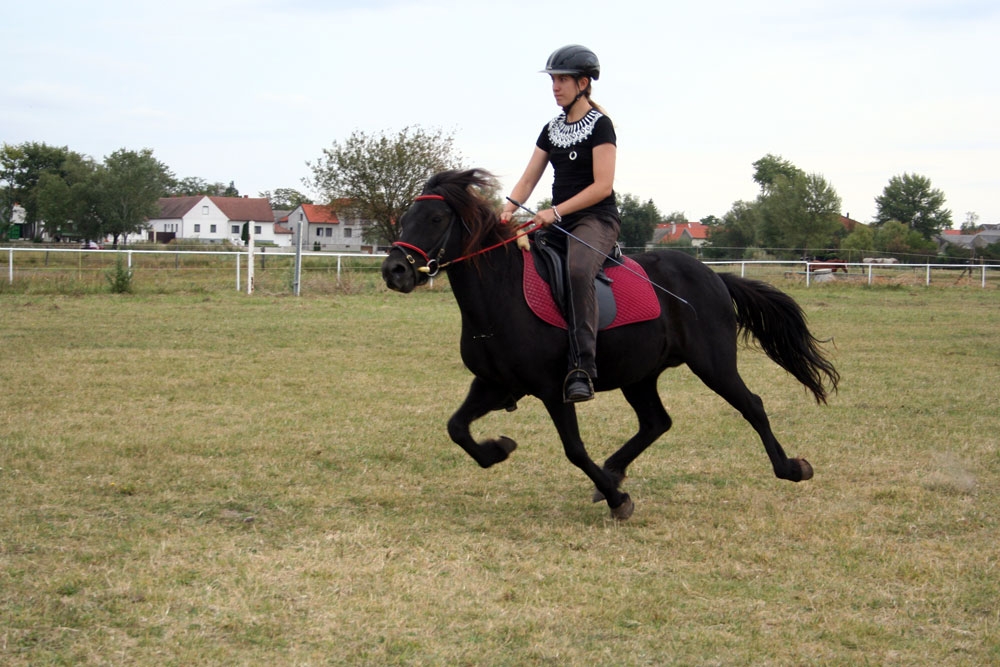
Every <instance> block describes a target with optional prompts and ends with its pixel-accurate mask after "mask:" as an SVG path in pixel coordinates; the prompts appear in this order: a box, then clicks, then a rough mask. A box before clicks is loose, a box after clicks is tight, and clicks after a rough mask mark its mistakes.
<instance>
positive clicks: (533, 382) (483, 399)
mask: <svg viewBox="0 0 1000 667" xmlns="http://www.w3.org/2000/svg"><path fill="white" fill-rule="evenodd" d="M493 184H494V180H493V178H492V176H491V175H490V174H489V173H488V172H485V171H482V170H478V169H472V170H466V171H446V172H442V173H440V174H437V175H435V176H433V177H432V178H431V179H430V180H428V181H427V183H426V185H425V186H424V191H423V192H424V194H423V195H421V196H420V197H418V198H417V200H416V201H415V202H414V203H413V205H412V206H411V207H410V208H409V210H408V211H407V212H406V213H405V214H404V215H403V216H402V218H401V219H400V225H401V228H400V240H399V241H398V242H397V243H396V244H394V246H393V248H392V250H391V251H390V252H389V255H388V257H387V258H386V260H385V261H384V262H383V263H382V277H383V279H384V280H385V283H386V285H388V286H389V287H390V288H391V289H394V290H397V291H399V292H404V293H409V292H411V291H413V290H414V289H415V288H416V287H418V286H420V285H423V284H425V283H426V282H427V281H428V278H429V277H430V276H433V275H435V274H436V273H437V272H438V271H439V270H441V269H445V270H446V271H447V274H448V279H449V282H450V284H451V289H452V291H453V292H454V294H455V298H456V300H457V301H458V306H459V309H460V310H461V313H462V336H461V354H462V360H463V361H464V362H465V365H466V366H467V367H468V368H469V370H471V371H472V373H473V375H474V376H475V377H474V379H473V380H472V386H471V387H470V388H469V393H468V395H467V396H466V398H465V401H464V402H463V403H462V405H461V406H460V407H459V408H458V410H457V411H456V412H455V414H454V415H452V417H451V419H450V420H449V421H448V434H449V435H450V436H451V439H452V440H454V441H455V442H456V443H458V444H459V445H460V446H461V447H462V449H464V450H465V451H466V452H467V453H468V454H469V455H470V456H471V457H472V458H473V459H475V461H476V463H478V464H479V465H480V466H482V467H483V468H488V467H490V466H492V465H493V464H495V463H499V462H501V461H503V460H505V459H506V458H507V457H508V456H509V455H510V454H511V452H513V451H514V449H515V448H516V447H517V444H516V443H515V442H514V441H513V440H511V439H509V438H506V437H503V436H501V437H499V438H497V439H492V440H487V441H485V442H477V441H476V440H475V439H474V438H473V437H472V435H471V433H470V431H469V427H470V425H471V423H472V422H473V421H475V420H476V419H479V418H480V417H482V416H483V415H485V414H487V413H489V412H491V411H493V410H500V409H507V410H513V409H514V408H515V407H516V402H517V400H518V399H520V398H522V397H524V396H526V395H532V396H536V397H537V398H539V399H540V400H541V401H542V403H544V405H545V407H546V409H547V410H548V412H549V415H550V416H551V417H552V421H553V422H554V423H555V427H556V429H557V430H558V432H559V437H560V438H561V440H562V443H563V448H564V449H565V452H566V456H567V457H568V458H569V460H570V461H571V462H572V463H573V464H574V465H576V466H578V467H579V468H581V469H582V470H583V471H584V472H585V473H586V474H587V476H588V477H589V478H590V479H591V480H592V481H593V483H594V486H595V487H596V491H595V493H594V501H595V502H598V501H600V500H602V499H606V500H607V503H608V506H609V507H610V508H611V514H612V516H613V517H614V518H616V519H621V520H624V519H627V518H628V517H629V516H631V514H632V511H633V507H634V506H633V503H632V500H631V499H630V498H629V496H628V494H627V493H624V492H622V491H620V490H619V486H620V484H621V483H622V481H623V480H624V479H625V474H626V471H627V469H628V466H629V464H631V463H632V461H634V460H635V459H636V457H638V456H639V454H641V453H642V452H643V450H645V449H646V448H647V447H648V446H649V445H650V444H652V443H653V442H654V441H655V440H656V439H657V438H659V437H660V436H661V435H663V434H664V433H665V432H666V431H667V430H668V429H669V428H670V425H671V420H670V417H669V416H668V415H667V412H666V410H665V409H664V407H663V403H662V401H661V400H660V397H659V394H658V393H657V387H656V385H657V378H658V377H659V375H660V374H661V373H662V372H663V371H664V370H665V369H667V368H672V367H674V366H679V365H681V364H687V365H688V367H689V368H690V369H691V370H692V371H693V372H694V373H695V374H696V375H697V376H698V377H699V378H701V380H702V381H703V382H704V383H705V384H706V385H707V386H708V387H709V388H711V389H712V390H713V391H715V392H716V393H717V394H719V395H720V396H722V397H723V398H724V399H726V401H728V402H729V403H730V404H731V405H732V406H733V407H735V408H736V409H737V410H739V412H740V414H742V415H743V417H744V418H745V419H746V420H747V421H748V422H750V424H751V426H753V428H754V429H755V430H756V431H757V433H758V434H759V435H760V438H761V440H762V441H763V443H764V448H765V449H766V450H767V455H768V456H769V457H770V459H771V465H772V466H773V467H774V474H775V475H776V476H777V477H779V478H780V479H787V480H791V481H794V482H798V481H802V480H806V479H809V478H811V477H812V475H813V470H812V466H810V465H809V463H808V462H807V461H806V460H805V459H790V458H788V457H787V456H786V455H785V452H784V450H782V448H781V445H780V444H778V441H777V439H776V438H775V437H774V434H773V433H772V432H771V427H770V425H769V423H768V418H767V415H766V414H765V412H764V406H763V403H762V402H761V400H760V398H759V397H758V396H756V395H755V394H753V393H751V392H750V390H749V389H747V387H746V385H745V384H744V383H743V380H742V378H740V375H739V373H738V372H737V367H736V352H737V342H738V338H739V337H740V336H741V335H742V339H743V342H744V343H749V342H750V341H751V338H755V339H756V341H757V343H758V345H759V346H760V348H762V349H763V350H764V352H765V353H766V354H767V356H768V357H770V358H771V359H772V360H773V361H774V362H775V363H777V364H778V365H780V366H781V367H782V368H784V369H785V370H786V371H788V372H789V373H791V374H792V376H794V377H795V378H796V379H797V380H798V381H799V382H801V383H802V384H803V385H804V386H805V387H806V388H807V389H808V390H809V391H810V392H811V393H812V394H813V396H814V397H815V399H816V402H817V403H820V402H823V403H825V402H826V398H827V388H826V386H825V385H826V384H829V385H830V389H831V390H836V387H837V382H838V381H839V375H838V373H837V371H836V370H835V368H834V367H833V364H832V363H831V362H830V361H829V360H828V359H827V358H826V357H825V356H824V354H823V351H822V350H821V349H820V341H819V340H818V339H816V338H815V337H814V336H813V335H812V334H811V333H810V331H809V329H808V328H807V326H806V321H805V316H804V314H803V312H802V310H801V308H800V307H799V306H798V304H797V303H796V302H795V301H794V300H793V299H792V298H791V297H789V296H788V295H786V294H785V293H784V292H781V291H780V290H778V289H776V288H774V287H772V286H770V285H768V284H766V283H762V282H758V281H754V280H748V279H744V278H740V277H738V276H734V275H729V274H718V273H715V272H714V271H712V270H711V269H709V268H708V267H706V266H705V265H704V264H702V263H701V262H699V261H698V260H696V259H694V258H692V257H690V256H688V255H686V254H684V253H680V252H676V251H667V250H664V251H654V252H647V253H643V254H640V255H635V256H633V259H635V260H636V261H637V262H638V263H639V264H640V265H641V266H642V267H643V268H644V269H645V271H646V273H647V275H648V276H649V279H650V280H651V281H652V283H653V284H654V285H655V286H656V287H657V288H658V289H657V290H656V292H657V295H658V298H659V300H660V306H661V314H660V316H659V318H657V319H654V320H650V321H647V322H643V323H637V324H630V325H627V326H622V327H617V328H613V329H608V330H606V331H602V332H601V333H600V334H599V336H598V343H597V363H598V377H597V381H596V386H595V388H596V389H597V391H608V390H611V389H621V391H622V394H624V396H625V399H626V400H627V401H628V403H629V405H631V406H632V408H633V409H634V410H635V413H636V416H637V417H638V420H639V430H638V432H637V433H636V434H635V435H633V436H632V437H631V438H630V439H629V440H628V441H627V442H626V443H625V444H624V445H623V446H622V447H621V449H619V450H618V451H617V452H615V453H614V454H613V455H611V456H610V457H609V458H608V459H607V460H606V461H605V462H604V465H603V467H602V466H598V465H597V464H596V463H594V461H593V460H592V459H591V458H590V456H589V455H588V453H587V450H586V449H585V448H584V444H583V441H582V440H581V438H580V432H579V428H578V425H577V418H576V411H575V408H574V406H573V404H571V403H564V402H563V396H562V390H563V377H564V375H565V373H566V358H567V346H568V337H567V334H566V331H565V330H562V329H560V328H558V327H555V326H552V325H549V324H546V323H544V322H543V321H541V320H540V319H538V318H537V317H536V316H535V315H534V314H533V313H532V312H531V310H530V309H529V307H528V305H527V304H526V302H525V299H524V296H523V294H522V272H523V270H524V259H523V256H522V253H521V252H520V251H519V250H517V249H516V248H515V247H514V245H513V244H511V243H509V242H510V241H511V240H512V239H513V236H514V235H515V230H513V229H511V227H510V226H508V225H503V224H501V223H500V221H499V218H498V216H497V215H496V212H495V210H494V207H493V204H492V203H491V202H490V201H488V200H487V199H486V196H487V194H488V193H489V192H490V188H491V187H492V186H493ZM734 306H735V307H734Z"/></svg>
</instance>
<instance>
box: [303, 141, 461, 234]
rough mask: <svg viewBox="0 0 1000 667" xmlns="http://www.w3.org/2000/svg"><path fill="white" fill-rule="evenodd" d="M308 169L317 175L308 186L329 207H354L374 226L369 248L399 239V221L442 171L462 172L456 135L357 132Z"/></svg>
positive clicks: (325, 151) (370, 229)
mask: <svg viewBox="0 0 1000 667" xmlns="http://www.w3.org/2000/svg"><path fill="white" fill-rule="evenodd" d="M306 164H307V165H308V166H309V168H310V169H312V172H313V175H312V179H311V180H309V179H307V180H306V185H309V186H311V187H312V189H313V190H314V191H316V192H319V193H321V195H322V196H323V197H324V198H325V199H326V201H328V202H330V203H333V202H338V201H348V202H350V205H351V207H352V208H353V209H354V210H356V211H357V212H358V215H359V217H360V218H362V219H363V220H367V221H369V225H368V226H366V227H365V229H364V231H363V235H364V240H365V242H366V243H372V244H380V243H381V244H387V243H391V242H393V241H395V240H396V239H398V238H399V228H398V226H397V221H398V220H399V218H400V216H402V215H403V213H404V212H405V211H406V209H407V208H409V207H410V204H411V203H412V201H413V198H414V197H416V196H417V195H419V194H420V191H421V189H422V188H423V185H424V182H425V181H426V180H427V179H428V178H430V177H431V176H432V175H434V174H435V173H437V172H439V171H444V170H446V169H455V168H458V167H459V166H460V165H461V158H460V157H459V156H458V154H457V153H456V152H455V149H454V137H453V135H452V134H445V133H444V132H443V131H441V130H424V129H422V128H420V127H405V128H403V129H402V130H401V131H400V132H399V133H398V134H396V135H390V134H389V133H387V132H384V131H383V132H382V133H380V134H366V133H365V132H362V131H360V130H356V131H355V132H353V133H352V134H351V136H350V137H348V138H347V139H346V140H344V141H343V142H338V141H334V142H333V146H332V147H331V148H325V149H323V155H322V157H321V158H320V159H319V160H317V161H316V162H314V163H309V162H307V163H306Z"/></svg>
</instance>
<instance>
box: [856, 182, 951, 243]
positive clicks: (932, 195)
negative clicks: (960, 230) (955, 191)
mask: <svg viewBox="0 0 1000 667" xmlns="http://www.w3.org/2000/svg"><path fill="white" fill-rule="evenodd" d="M875 204H876V206H877V211H876V213H875V221H876V223H877V224H878V225H880V226H881V225H884V224H885V223H887V222H889V221H890V220H898V221H899V222H901V223H903V224H904V225H906V227H907V228H909V229H911V230H913V231H916V232H918V233H919V234H920V235H921V236H923V237H924V238H925V239H931V238H932V237H933V236H934V235H935V234H938V233H940V232H941V230H943V229H947V228H949V227H951V211H950V210H948V209H946V208H944V193H943V192H941V191H940V190H937V189H935V188H932V187H931V181H930V179H929V178H927V177H925V176H920V175H918V174H903V175H902V176H893V177H892V178H891V179H889V184H888V185H887V186H886V187H885V189H884V190H883V191H882V194H881V195H880V196H878V197H876V198H875Z"/></svg>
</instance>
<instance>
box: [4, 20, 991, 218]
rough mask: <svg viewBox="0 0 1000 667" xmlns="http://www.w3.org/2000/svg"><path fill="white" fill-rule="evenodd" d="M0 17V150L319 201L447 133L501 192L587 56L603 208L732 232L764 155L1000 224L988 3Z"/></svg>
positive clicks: (857, 206) (863, 193)
mask: <svg viewBox="0 0 1000 667" xmlns="http://www.w3.org/2000/svg"><path fill="white" fill-rule="evenodd" d="M0 17H2V21H3V23H4V26H5V27H4V30H3V37H2V38H0V44H2V52H3V54H4V57H3V65H2V66H0V142H2V143H7V144H20V143H23V142H42V143H46V144H49V145H53V146H66V147H68V148H69V149H70V150H73V151H76V152H78V153H82V154H84V155H89V156H91V157H93V158H94V159H95V160H97V161H101V160H103V158H104V157H105V156H107V155H109V154H111V153H113V152H114V151H116V150H118V149H121V148H126V149H129V150H140V149H143V148H149V149H152V151H153V155H154V156H155V157H156V158H157V159H159V160H160V161H161V162H163V163H164V164H166V165H167V166H168V167H169V168H170V170H171V171H172V172H173V173H174V175H175V176H177V177H179V178H184V177H197V178H202V179H205V180H207V181H210V182H222V183H226V184H228V183H229V182H230V181H233V182H234V183H235V185H236V187H237V188H238V189H239V191H240V192H241V193H242V194H245V195H250V196H257V195H258V194H259V193H261V192H263V191H265V190H270V191H274V190H276V189H278V188H294V189H296V190H299V191H301V192H304V193H306V194H309V195H311V196H313V197H316V196H317V194H318V193H315V192H313V191H311V190H310V188H309V187H308V186H307V185H305V184H304V183H303V179H308V178H309V177H310V176H311V175H312V170H311V169H310V167H309V166H308V163H315V162H317V161H319V159H320V158H321V157H322V155H323V149H325V148H330V147H331V146H332V145H333V143H334V142H343V141H344V140H346V139H347V138H348V137H349V136H350V135H351V133H352V132H354V131H361V132H364V133H366V134H370V135H374V134H380V133H383V132H384V133H388V134H390V135H395V134H397V133H398V132H399V131H401V130H402V129H404V128H406V127H421V128H423V129H427V130H437V129H440V130H442V131H443V132H445V133H450V134H452V135H453V136H454V140H455V144H454V145H455V149H456V150H457V152H458V153H459V154H460V155H461V157H462V161H463V165H464V166H466V167H482V168H484V169H487V170H489V171H491V172H493V173H494V174H496V175H497V177H498V178H499V179H500V181H501V183H502V185H503V186H504V187H505V188H506V189H508V190H509V189H510V188H511V187H513V185H514V183H515V182H516V180H517V178H518V177H519V176H520V174H521V171H522V170H523V169H524V167H525V165H526V163H527V161H528V158H529V157H530V155H531V151H532V150H533V147H534V141H535V139H536V138H537V136H538V133H539V131H540V130H541V128H542V126H543V125H544V124H545V123H546V122H547V121H548V120H550V119H551V118H553V117H554V116H555V115H556V114H558V113H559V111H560V110H559V108H558V107H557V106H556V104H555V102H554V100H553V98H552V94H551V89H550V82H549V78H548V77H547V76H546V75H544V74H540V73H539V70H541V69H542V68H543V67H544V65H545V61H546V59H547V57H548V55H549V54H550V53H551V52H552V51H553V50H555V49H556V48H558V47H560V46H563V45H565V44H571V43H578V44H584V45H586V46H588V47H590V48H591V49H592V50H594V51H595V52H596V53H597V55H598V57H599V58H600V61H601V77H600V79H599V80H598V81H596V82H595V83H594V93H593V96H594V100H595V101H597V102H598V103H600V104H601V106H602V107H604V108H605V110H606V111H607V113H608V115H609V116H610V117H611V118H612V120H613V121H614V124H615V128H616V131H617V135H618V159H617V170H616V179H615V189H616V191H617V192H618V193H619V194H620V195H624V194H632V195H634V196H636V197H638V198H639V199H640V200H641V201H646V200H649V199H652V200H653V201H654V203H655V204H656V206H657V208H659V210H660V211H661V212H662V213H663V214H664V215H667V214H669V213H672V212H675V211H680V212H683V213H684V214H685V215H686V217H687V219H689V220H698V219H701V218H704V217H705V216H708V215H715V216H718V217H722V216H723V215H724V214H725V213H726V212H727V211H729V210H730V208H731V207H732V205H733V203H734V202H736V201H739V200H752V199H754V198H755V197H756V196H757V194H758V187H757V184H756V183H754V181H753V172H754V168H753V162H754V161H756V160H758V159H760V158H761V157H763V156H765V155H767V154H774V155H778V156H781V157H782V158H784V159H786V160H788V161H790V162H792V163H793V164H794V165H795V166H797V167H798V168H799V169H801V170H803V171H805V172H807V173H817V174H820V175H822V176H823V177H824V178H825V179H826V181H827V182H828V183H829V184H830V185H832V186H833V188H834V189H835V190H836V191H837V193H838V194H839V195H840V197H841V200H842V203H843V207H842V209H843V210H842V212H843V213H844V214H845V215H849V216H850V217H851V218H854V219H855V220H860V221H862V222H869V221H871V220H872V219H873V218H874V215H875V212H876V205H875V198H876V197H877V196H878V195H880V194H881V193H882V191H883V190H884V188H885V187H886V185H888V183H889V180H890V179H891V178H892V177H894V176H901V175H903V174H905V173H910V174H919V175H921V176H925V177H927V178H929V179H930V181H931V184H932V186H933V187H935V188H937V189H940V190H941V191H942V192H943V193H944V195H945V197H946V202H945V206H946V207H947V208H948V209H950V210H951V212H952V220H953V226H954V227H956V228H957V227H959V226H960V225H961V224H962V223H963V222H964V221H966V219H967V216H968V214H969V213H970V212H972V213H975V214H976V215H977V216H978V218H979V222H981V223H1000V122H998V119H1000V77H998V76H997V73H996V69H997V63H998V55H997V51H996V48H995V43H996V38H997V35H1000V3H997V2H996V0H972V1H964V0H943V1H938V0H899V1H897V0H886V1H883V0H866V1H865V0H836V1H832V2H827V1H819V0H797V1H795V2H790V1H786V0H773V1H771V2H752V3H750V2H742V1H741V2H737V1H735V0H721V1H713V0H703V1H701V2H673V1H671V0H647V1H644V2H630V1H629V0H619V1H618V2H596V1H592V0H574V1H572V2H551V1H550V0H505V1H504V2H497V1H495V0H494V1H493V2H479V1H477V0H407V1H401V0H325V1H324V0H285V1H279V0H202V1H200V2H193V1H191V0H174V1H173V2H170V3H165V2H155V3H154V2H145V1H144V0H126V1H121V0H91V1H90V2H86V3H76V2H72V3H71V2H61V1H60V2H56V1H55V0H34V1H33V2H4V3H3V5H2V9H0ZM550 183H551V171H549V172H548V173H547V174H546V176H545V177H543V180H542V182H541V183H540V184H539V186H538V188H537V189H536V190H535V192H534V193H533V195H532V197H531V198H530V199H529V202H537V201H538V200H540V199H542V198H544V197H547V196H548V194H549V186H550Z"/></svg>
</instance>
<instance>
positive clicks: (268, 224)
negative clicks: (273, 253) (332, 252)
mask: <svg viewBox="0 0 1000 667" xmlns="http://www.w3.org/2000/svg"><path fill="white" fill-rule="evenodd" d="M157 203H158V204H159V207H160V212H159V215H158V217H156V218H152V219H150V220H149V221H148V223H147V224H148V229H149V240H150V241H154V242H160V243H168V242H170V241H172V240H174V239H188V240H197V241H201V242H206V243H222V242H223V241H229V242H231V243H234V244H236V245H239V244H241V243H242V242H243V241H242V237H243V225H245V224H250V225H251V226H252V227H253V235H254V242H255V243H268V242H270V243H273V244H275V245H278V246H290V245H291V234H290V233H289V232H288V230H284V229H281V227H280V225H275V221H274V212H273V211H272V210H271V203H270V202H269V201H268V200H267V199H264V198H256V197H210V196H208V195H195V196H192V197H162V198H161V199H160V200H159V201H158V202H157Z"/></svg>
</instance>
